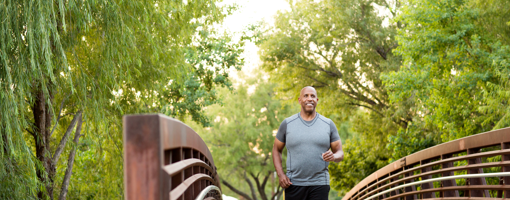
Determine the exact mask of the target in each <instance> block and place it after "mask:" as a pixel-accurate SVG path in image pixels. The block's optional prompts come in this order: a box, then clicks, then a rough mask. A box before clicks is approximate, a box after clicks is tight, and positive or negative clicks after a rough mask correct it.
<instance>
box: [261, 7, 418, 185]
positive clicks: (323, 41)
mask: <svg viewBox="0 0 510 200" xmlns="http://www.w3.org/2000/svg"><path fill="white" fill-rule="evenodd" d="M399 7H400V4H399V3H398V1H396V2H393V3H391V2H390V3H388V2H387V1H383V0H347V1H332V0H324V1H312V0H302V1H293V2H292V6H291V9H292V10H291V11H289V12H282V13H279V14H278V15H277V16H276V20H275V24H274V26H273V27H269V28H268V30H266V31H265V32H264V33H263V34H262V39H260V41H259V46H260V48H261V51H260V57H261V60H262V61H263V64H262V67H263V69H265V71H266V72H268V73H269V75H270V77H271V79H270V80H271V81H273V82H276V83H278V84H279V87H278V92H279V95H280V96H282V97H285V98H287V99H296V98H297V97H298V95H299V89H298V88H302V87H303V86H306V85H312V86H314V87H315V88H317V90H318V96H319V105H320V106H319V107H318V112H319V113H321V114H323V115H325V116H332V119H333V120H334V121H335V122H336V123H337V124H344V123H348V124H349V125H348V127H350V129H351V130H349V132H351V133H357V134H359V135H360V136H359V137H360V138H363V139H364V140H367V141H364V142H363V143H364V144H366V145H364V146H363V147H365V148H367V151H369V153H368V152H367V153H366V154H373V155H375V156H374V158H375V159H380V160H373V161H374V162H377V163H387V160H388V159H389V157H390V155H391V153H390V152H388V151H384V150H383V149H384V148H385V145H386V142H385V141H386V140H387V139H386V138H387V136H388V135H390V134H395V133H396V132H397V131H398V130H399V128H403V129H405V128H407V126H408V124H410V123H411V122H412V117H413V115H414V113H412V112H409V111H408V109H407V105H406V104H399V105H397V104H390V102H389V98H388V93H387V90H386V88H385V86H384V85H383V84H382V80H381V79H380V75H381V74H383V73H387V72H393V71H396V70H398V67H399V66H400V62H401V57H400V56H398V55H394V54H393V52H392V50H393V49H394V48H395V47H397V42H396V41H395V38H394V37H395V35H396V33H397V29H398V28H399V27H400V26H401V24H400V23H399V22H394V23H388V19H390V18H393V17H394V15H395V12H396V11H397V10H398V8H399ZM380 10H385V11H387V15H386V14H384V15H382V14H381V13H380ZM349 137H350V135H349V136H347V137H346V138H342V139H347V138H349ZM348 141H355V140H348ZM370 145H372V146H371V147H372V148H370V147H369V146H370ZM347 146H349V145H347ZM352 147H354V146H352ZM360 148H361V147H360ZM351 159H354V160H351V161H352V162H353V163H357V164H356V165H357V166H359V167H361V168H362V169H360V170H362V171H364V173H363V174H370V173H372V172H374V171H375V170H376V169H377V168H375V167H372V166H368V165H364V164H363V163H365V160H364V159H365V158H364V157H351ZM335 170H339V171H341V170H346V171H344V172H343V173H347V172H351V170H354V169H352V168H351V167H350V166H347V165H344V164H339V165H338V166H335V167H332V170H331V171H332V174H337V175H339V174H340V173H339V172H335ZM353 175H354V174H353ZM346 176H347V175H346ZM355 176H356V179H353V180H345V181H346V182H344V180H343V178H341V177H338V178H333V179H332V180H333V181H332V185H337V186H335V187H336V188H337V189H338V187H345V188H350V187H353V186H354V185H355V181H354V180H357V179H359V178H362V176H357V175H355ZM337 181H338V182H337ZM346 183H349V184H350V185H346ZM340 195H343V193H342V192H341V193H340Z"/></svg>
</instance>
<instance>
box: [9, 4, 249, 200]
mask: <svg viewBox="0 0 510 200" xmlns="http://www.w3.org/2000/svg"><path fill="white" fill-rule="evenodd" d="M216 2H217V1H210V0H198V1H189V2H187V1H185V2H181V1H163V2H162V1H118V0H106V1H76V0H70V1H37V2H35V1H26V0H22V1H10V0H2V1H0V5H2V6H0V13H2V15H3V16H5V17H4V18H3V20H2V23H1V25H0V102H1V103H0V113H1V114H0V136H1V137H0V162H1V163H2V165H0V166H1V167H0V198H2V199H3V198H13V199H33V198H44V199H46V198H48V197H49V198H53V196H54V195H53V194H54V193H56V194H58V193H60V197H59V198H60V199H62V198H65V195H66V190H67V187H66V186H67V185H66V184H64V183H63V182H64V180H65V178H64V177H65V175H70V174H71V173H68V172H66V169H67V164H68V162H72V161H74V160H76V165H77V167H75V168H74V171H73V178H72V179H71V180H70V184H69V185H70V186H71V188H70V189H69V195H77V196H72V197H73V198H105V199H112V198H120V197H121V196H122V195H123V189H122V156H121V155H122V142H121V141H122V139H121V134H120V133H121V130H122V128H121V116H122V115H123V114H125V113H141V112H166V113H167V114H170V115H172V116H174V117H182V116H186V115H190V116H192V117H193V120H195V121H198V122H200V123H202V124H204V125H207V124H208V121H207V120H206V118H204V117H203V110H202V108H203V107H205V106H207V105H211V104H213V103H216V102H218V101H217V97H216V93H215V89H214V88H215V87H217V86H227V87H229V86H230V83H229V80H228V76H227V74H226V71H227V70H228V69H229V68H231V67H234V68H239V66H240V65H242V60H241V59H240V58H239V54H240V53H241V52H242V48H241V47H242V42H241V43H239V44H233V43H232V42H231V41H230V39H229V37H228V36H223V35H218V34H215V33H214V30H212V29H211V28H210V27H211V25H213V24H214V23H217V22H220V21H221V20H222V19H223V18H224V17H225V16H226V15H227V14H229V13H231V8H230V7H218V6H216ZM204 57H214V59H213V60H209V61H207V62H205V63H199V62H198V60H201V59H202V58H204ZM81 113H83V121H82V120H81V118H82V117H81V116H82V115H81ZM75 118H76V119H77V123H74V122H76V121H75V120H72V119H75ZM78 118H79V119H78ZM71 122H73V123H71ZM81 125H83V130H82V132H81V134H80V131H78V130H81V129H76V131H74V130H75V127H80V126H81ZM69 135H75V136H77V137H80V136H82V137H81V139H80V142H79V143H78V144H76V143H74V142H66V141H67V140H68V138H69V137H72V136H69ZM60 152H62V153H60ZM73 152H76V154H77V155H78V156H77V157H76V159H71V157H70V158H69V160H68V159H58V158H60V157H62V156H67V155H70V154H71V153H73ZM61 183H63V184H61ZM85 183H93V184H85ZM60 190H62V192H61V191H60ZM62 195H63V196H62Z"/></svg>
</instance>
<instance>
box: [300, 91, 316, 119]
mask: <svg viewBox="0 0 510 200" xmlns="http://www.w3.org/2000/svg"><path fill="white" fill-rule="evenodd" d="M298 100H299V104H301V110H302V111H304V112H307V113H312V112H314V111H315V107H317V103H318V102H319V98H317V91H315V89H314V88H312V87H305V88H303V90H301V94H300V95H299V99H298Z"/></svg>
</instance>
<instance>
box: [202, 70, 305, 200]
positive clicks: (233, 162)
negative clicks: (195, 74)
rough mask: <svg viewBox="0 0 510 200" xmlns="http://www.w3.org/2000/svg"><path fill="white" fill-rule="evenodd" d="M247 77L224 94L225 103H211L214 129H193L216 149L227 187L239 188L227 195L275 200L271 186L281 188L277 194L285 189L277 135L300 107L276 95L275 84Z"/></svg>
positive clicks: (209, 109)
mask: <svg viewBox="0 0 510 200" xmlns="http://www.w3.org/2000/svg"><path fill="white" fill-rule="evenodd" d="M245 81H246V83H240V84H239V85H238V86H237V87H236V90H235V91H234V92H230V91H228V90H222V91H221V92H220V94H221V96H223V97H224V100H223V105H218V104H216V105H212V106H209V107H207V115H208V116H210V117H211V118H212V119H214V122H212V127H210V128H201V127H198V126H196V125H195V126H194V127H193V128H194V129H195V130H196V131H197V132H198V133H199V134H200V135H201V137H202V138H203V139H204V141H205V142H206V143H207V146H208V147H209V149H210V150H211V152H212V155H213V157H214V162H215V164H216V166H217V167H218V170H219V175H220V177H221V178H222V186H224V187H223V188H229V190H230V191H232V192H235V194H233V193H229V192H227V195H230V196H238V195H240V196H242V197H243V198H245V199H258V198H260V199H265V200H267V199H274V198H272V197H271V190H272V189H273V190H275V189H277V188H278V191H279V192H278V193H276V194H275V195H278V194H279V193H280V192H281V191H282V189H281V188H279V187H277V185H278V182H277V179H278V178H277V177H276V181H275V180H273V179H274V177H273V176H274V171H275V170H274V167H273V163H272V157H271V151H272V148H273V142H274V138H275V135H276V131H277V129H278V127H279V126H280V123H281V121H282V120H283V119H285V118H286V117H289V116H291V115H292V114H294V113H295V112H297V110H296V109H291V107H290V106H289V105H285V104H282V102H281V101H280V100H278V99H277V98H276V97H275V92H274V87H275V84H272V83H268V82H267V81H265V80H262V79H258V80H257V79H253V78H251V79H247V80H245ZM272 177H273V178H272ZM225 186H226V187H225Z"/></svg>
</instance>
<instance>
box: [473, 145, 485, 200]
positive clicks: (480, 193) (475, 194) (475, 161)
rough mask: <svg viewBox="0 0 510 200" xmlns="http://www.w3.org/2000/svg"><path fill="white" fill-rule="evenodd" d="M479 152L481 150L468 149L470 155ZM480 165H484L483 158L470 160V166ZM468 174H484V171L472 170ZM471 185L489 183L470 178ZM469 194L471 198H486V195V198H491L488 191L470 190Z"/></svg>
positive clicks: (483, 179) (482, 179)
mask: <svg viewBox="0 0 510 200" xmlns="http://www.w3.org/2000/svg"><path fill="white" fill-rule="evenodd" d="M479 152H480V148H476V149H468V155H470V154H476V153H479ZM479 163H482V159H481V158H474V159H468V164H469V165H473V164H479ZM468 174H483V169H482V168H477V169H470V170H468ZM469 184H470V185H487V182H486V181H485V178H470V179H469ZM469 194H470V197H484V195H485V197H490V195H489V191H488V190H470V192H469Z"/></svg>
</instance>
